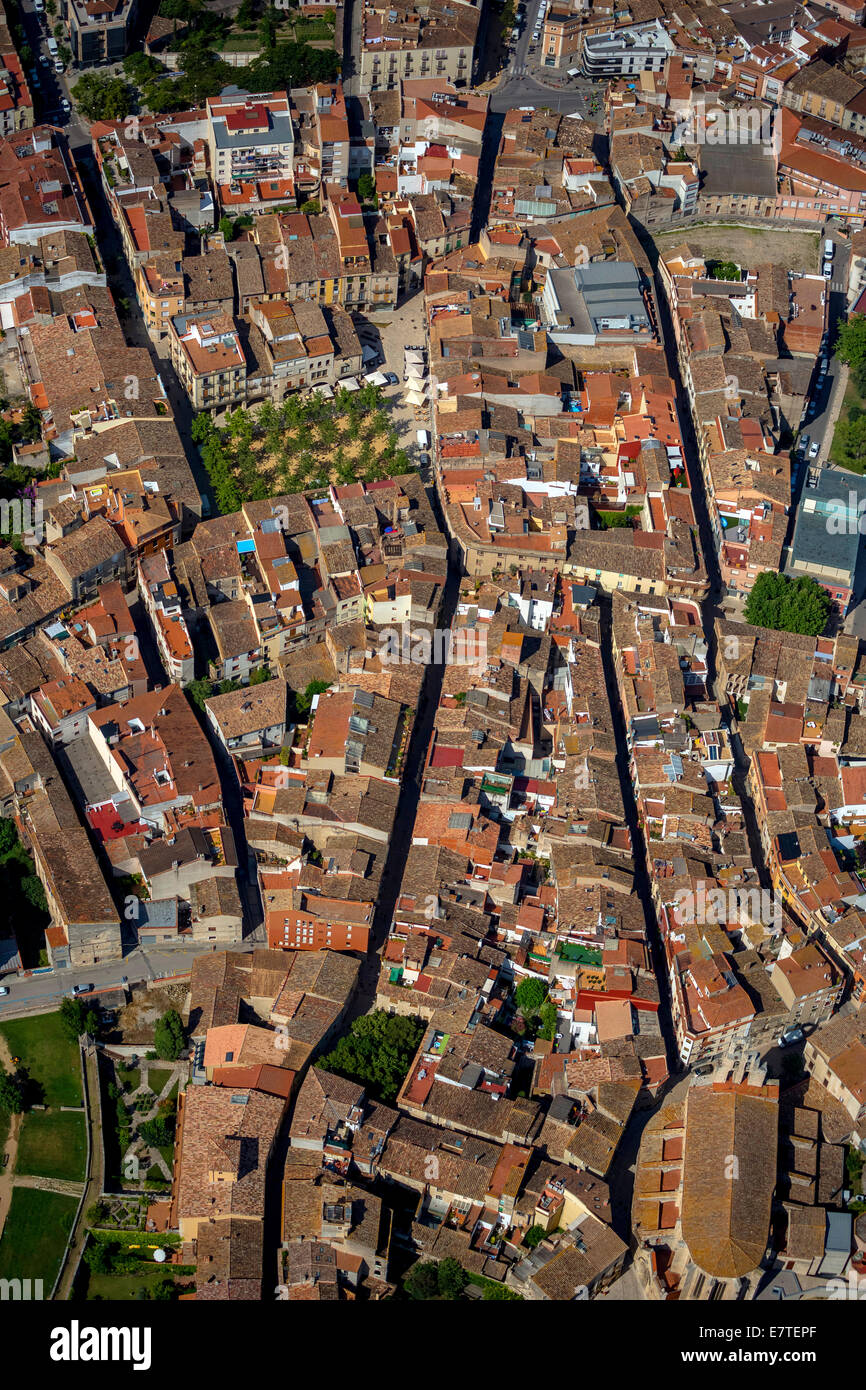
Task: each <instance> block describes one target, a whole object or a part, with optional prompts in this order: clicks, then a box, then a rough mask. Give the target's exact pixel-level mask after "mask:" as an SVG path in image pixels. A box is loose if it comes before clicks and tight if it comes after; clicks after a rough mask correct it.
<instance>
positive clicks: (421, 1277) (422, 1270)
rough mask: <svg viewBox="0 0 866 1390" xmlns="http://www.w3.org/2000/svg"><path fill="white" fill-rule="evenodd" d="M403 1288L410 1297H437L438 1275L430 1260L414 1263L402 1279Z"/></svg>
mask: <svg viewBox="0 0 866 1390" xmlns="http://www.w3.org/2000/svg"><path fill="white" fill-rule="evenodd" d="M403 1288H404V1289H405V1291H406V1293H407V1294H408V1295H409V1297H410V1298H414V1299H418V1300H421V1299H431V1298H438V1297H439V1277H438V1271H437V1269H436V1265H435V1264H434V1263H433V1261H432V1260H426V1261H425V1262H424V1263H422V1262H421V1261H420V1260H419V1262H418V1263H417V1264H414V1265H413V1266H412V1268H411V1269H410V1270H409V1273H408V1274H407V1275H406V1277H405V1279H404V1280H403Z"/></svg>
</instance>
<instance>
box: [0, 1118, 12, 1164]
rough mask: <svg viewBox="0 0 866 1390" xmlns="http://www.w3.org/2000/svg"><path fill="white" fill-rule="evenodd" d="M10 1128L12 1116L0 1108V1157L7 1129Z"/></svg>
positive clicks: (4, 1145) (7, 1136)
mask: <svg viewBox="0 0 866 1390" xmlns="http://www.w3.org/2000/svg"><path fill="white" fill-rule="evenodd" d="M11 1128H12V1116H11V1115H9V1114H8V1113H7V1112H6V1111H5V1110H0V1158H2V1156H3V1150H4V1149H5V1147H6V1140H7V1139H8V1138H9V1130H10V1129H11Z"/></svg>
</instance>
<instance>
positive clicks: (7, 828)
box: [0, 816, 18, 856]
mask: <svg viewBox="0 0 866 1390" xmlns="http://www.w3.org/2000/svg"><path fill="white" fill-rule="evenodd" d="M17 843H18V827H17V826H16V824H15V822H14V820H12V819H11V817H9V816H4V817H3V818H2V819H0V856H2V855H6V854H8V853H9V852H10V850H13V849H14V848H15V846H16V845H17Z"/></svg>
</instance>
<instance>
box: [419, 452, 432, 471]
mask: <svg viewBox="0 0 866 1390" xmlns="http://www.w3.org/2000/svg"><path fill="white" fill-rule="evenodd" d="M418 464H419V466H420V467H421V468H429V467H430V455H429V454H419V455H418Z"/></svg>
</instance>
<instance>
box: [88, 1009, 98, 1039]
mask: <svg viewBox="0 0 866 1390" xmlns="http://www.w3.org/2000/svg"><path fill="white" fill-rule="evenodd" d="M84 1031H85V1033H89V1034H90V1036H91V1037H92V1038H96V1037H98V1036H99V1014H98V1013H97V1012H96V1010H95V1009H88V1010H87V1013H86V1014H85V1015H84Z"/></svg>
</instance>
